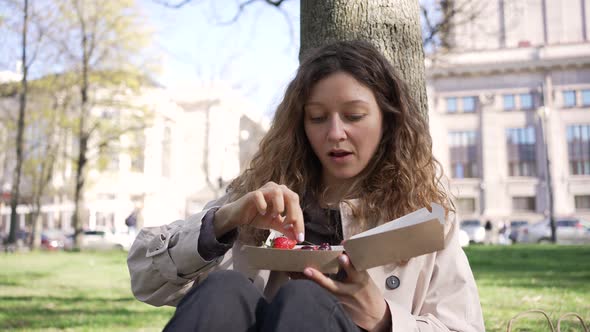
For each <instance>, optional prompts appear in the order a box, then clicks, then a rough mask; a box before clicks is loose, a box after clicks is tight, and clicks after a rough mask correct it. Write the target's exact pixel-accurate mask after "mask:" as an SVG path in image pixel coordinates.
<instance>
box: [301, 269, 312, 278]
mask: <svg viewBox="0 0 590 332" xmlns="http://www.w3.org/2000/svg"><path fill="white" fill-rule="evenodd" d="M303 274H305V276H306V277H310V278H311V276H313V272H311V270H310V269H305V270H303Z"/></svg>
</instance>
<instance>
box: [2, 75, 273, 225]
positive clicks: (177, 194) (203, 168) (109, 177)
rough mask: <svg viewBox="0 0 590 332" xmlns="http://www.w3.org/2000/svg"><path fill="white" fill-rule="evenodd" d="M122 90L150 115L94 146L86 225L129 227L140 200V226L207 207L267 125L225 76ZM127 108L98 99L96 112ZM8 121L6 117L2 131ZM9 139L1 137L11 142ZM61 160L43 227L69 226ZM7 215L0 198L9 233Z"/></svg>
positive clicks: (25, 221) (25, 209)
mask: <svg viewBox="0 0 590 332" xmlns="http://www.w3.org/2000/svg"><path fill="white" fill-rule="evenodd" d="M116 97H117V98H126V99H127V100H128V101H129V102H128V104H133V105H134V107H136V108H143V109H147V110H148V112H149V113H150V114H151V115H152V118H151V119H150V121H149V122H148V123H149V125H148V126H146V127H145V128H141V129H139V130H134V131H129V132H126V133H124V134H123V135H121V136H120V137H118V138H116V139H115V140H114V141H113V142H112V144H110V145H109V146H110V147H109V148H108V149H105V150H104V151H96V152H97V153H99V154H100V155H101V158H98V159H97V160H95V161H93V162H91V163H89V166H88V175H87V181H86V183H87V185H86V190H85V199H84V215H85V217H84V218H83V228H85V229H90V230H92V229H106V230H112V231H115V232H119V231H122V232H125V231H126V230H127V227H126V226H125V219H126V217H127V216H128V215H129V214H131V212H132V211H133V210H134V209H137V208H139V209H141V216H142V217H141V218H140V220H141V221H140V224H141V225H138V226H158V225H163V224H167V223H170V222H172V221H174V220H176V219H182V218H185V217H187V216H188V215H190V214H192V213H195V212H197V211H199V210H201V209H202V207H203V206H204V205H205V203H207V202H208V201H210V200H212V199H214V198H216V197H219V196H220V195H221V194H223V192H224V189H225V186H226V185H227V183H228V182H229V181H230V180H231V179H232V178H234V177H235V176H237V175H238V174H239V172H240V170H241V169H243V168H244V167H245V166H244V165H242V164H243V163H245V162H247V160H248V157H247V156H245V153H246V154H247V152H246V151H245V150H246V149H245V148H243V147H244V146H247V147H251V146H254V145H257V142H253V140H255V139H259V138H260V135H261V133H263V132H265V130H266V128H267V125H265V124H264V121H263V120H262V119H261V118H260V117H258V116H256V115H254V114H253V113H252V111H251V110H253V109H254V108H253V107H252V106H251V105H250V104H249V102H248V101H247V100H246V99H245V98H244V97H242V96H240V95H239V94H237V93H236V92H234V91H232V90H231V89H230V88H229V87H227V86H226V85H224V84H223V83H220V82H217V83H214V84H209V85H201V86H195V85H193V86H191V89H190V90H188V89H187V91H178V90H175V91H174V92H171V90H167V89H164V88H162V87H158V86H150V87H143V88H141V89H140V91H139V92H134V93H130V94H126V93H123V94H118V95H117V96H116ZM8 99H9V100H7V98H4V100H3V101H2V102H3V103H4V105H12V106H14V105H15V104H14V100H12V99H11V98H8ZM127 111H129V110H125V109H109V108H104V109H103V108H98V107H95V108H93V109H92V110H91V113H92V114H93V116H95V117H103V118H113V117H117V116H118V115H117V113H118V112H127ZM5 127H6V128H8V127H7V126H2V125H1V124H0V131H2V130H4V129H6V128H5ZM8 134H10V133H8ZM8 136H10V137H12V136H14V135H8ZM66 136H67V135H66ZM11 141H12V138H10V139H9V140H3V141H2V142H3V143H4V144H3V145H7V146H10V143H11ZM75 145H76V144H75V139H74V138H72V137H71V135H70V136H69V137H65V138H64V139H63V144H61V146H63V147H64V148H63V149H62V150H64V151H70V154H71V155H75V154H74V152H75V151H76V148H75ZM2 152H3V153H0V164H1V165H3V167H2V168H0V174H1V175H3V176H2V178H1V179H2V182H3V183H1V184H0V185H1V186H2V188H3V187H6V190H8V191H9V190H10V189H9V188H10V184H9V183H8V182H10V181H11V179H12V178H11V175H12V169H13V167H14V165H13V163H12V162H3V161H7V160H8V161H10V160H13V158H11V153H12V154H13V153H14V152H12V150H11V149H7V150H2ZM91 153H92V152H91ZM64 154H67V153H65V152H64ZM241 163H242V164H241ZM58 164H59V165H60V166H59V167H57V168H56V171H55V174H54V176H53V179H52V182H51V187H52V191H51V193H49V194H48V195H47V197H44V199H43V202H44V204H43V206H42V208H41V218H42V228H43V229H55V228H57V229H62V230H64V231H65V232H66V233H70V232H72V231H73V229H72V227H71V217H72V212H73V208H74V206H73V202H72V192H73V189H72V188H73V185H72V183H73V177H74V170H73V165H72V164H71V163H68V162H65V159H64V158H61V159H60V162H59V163H58ZM21 188H22V189H21V191H22V192H23V196H24V197H26V195H27V193H28V192H30V190H31V188H30V185H29V184H28V182H27V179H24V181H23V185H22V186H21ZM17 211H18V212H19V216H20V220H19V223H20V224H19V225H20V228H21V229H30V225H31V223H32V221H31V220H30V218H28V216H29V215H30V212H31V206H30V204H29V202H27V201H23V204H21V205H19V208H18V209H17ZM9 218H10V209H9V206H8V202H7V201H6V202H4V205H3V206H2V204H1V203H0V233H4V234H7V233H8V231H9Z"/></svg>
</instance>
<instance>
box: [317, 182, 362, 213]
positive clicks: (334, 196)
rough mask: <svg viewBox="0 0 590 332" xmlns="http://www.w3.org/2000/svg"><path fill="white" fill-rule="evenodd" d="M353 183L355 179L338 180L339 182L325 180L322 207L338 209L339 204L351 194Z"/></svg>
mask: <svg viewBox="0 0 590 332" xmlns="http://www.w3.org/2000/svg"><path fill="white" fill-rule="evenodd" d="M353 182H354V180H353V179H345V180H340V179H337V181H330V180H328V179H324V181H323V184H322V186H323V188H324V191H323V195H322V196H323V197H322V198H323V199H322V202H321V205H322V207H324V208H334V207H338V204H339V203H340V202H341V201H342V200H343V199H344V198H346V196H347V195H348V194H349V189H350V187H351V186H352V184H353Z"/></svg>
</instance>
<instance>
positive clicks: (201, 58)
mask: <svg viewBox="0 0 590 332" xmlns="http://www.w3.org/2000/svg"><path fill="white" fill-rule="evenodd" d="M237 3H238V1H233V0H223V1H214V0H200V1H199V0H193V2H192V3H189V4H187V5H185V6H184V7H182V8H180V9H168V8H166V7H164V6H162V5H159V4H157V3H154V2H152V1H151V0H143V1H142V2H141V4H142V6H144V8H145V10H146V13H147V14H148V16H149V18H150V19H151V24H153V28H154V29H155V38H154V39H155V42H154V47H155V48H156V53H157V54H159V55H160V56H161V57H162V60H163V61H162V68H161V72H160V74H159V75H158V76H157V77H156V78H157V79H158V80H159V82H160V83H161V84H163V85H165V86H167V87H169V88H172V89H173V88H174V87H177V86H185V87H186V85H189V86H191V85H193V84H195V83H198V82H207V81H211V80H216V79H221V80H224V81H230V82H231V84H232V85H233V86H235V87H236V88H237V89H238V91H239V92H240V93H241V94H243V95H245V96H246V97H247V98H249V99H251V100H252V102H253V103H254V105H257V107H258V109H257V110H256V112H260V113H262V114H265V115H266V116H268V117H271V116H272V114H273V112H274V108H275V107H276V105H277V103H278V102H279V101H280V99H281V97H282V94H283V93H284V89H285V86H286V84H287V83H288V81H289V80H290V79H291V78H292V77H293V75H294V73H295V70H296V69H297V65H298V59H297V56H298V52H299V1H296V0H291V1H285V2H284V3H283V4H282V5H281V8H282V9H283V11H285V12H286V15H285V14H284V13H281V12H280V11H279V10H278V9H276V8H275V7H273V6H271V5H268V4H265V3H264V2H259V3H257V2H254V3H253V4H252V5H250V6H248V7H246V9H245V10H244V11H243V12H242V14H241V15H240V17H239V18H238V20H237V21H236V22H235V23H232V24H227V25H222V24H220V23H219V22H224V21H228V20H230V19H231V18H232V17H233V16H234V15H235V13H236V12H237V8H238V7H237ZM289 21H290V22H291V26H289V23H288V22H289Z"/></svg>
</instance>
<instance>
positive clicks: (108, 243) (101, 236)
mask: <svg viewBox="0 0 590 332" xmlns="http://www.w3.org/2000/svg"><path fill="white" fill-rule="evenodd" d="M132 242H133V239H132V238H131V237H130V236H129V235H128V234H123V233H113V232H110V231H104V230H86V231H84V232H83V233H82V235H81V243H80V249H82V250H113V249H115V250H125V251H128V250H129V248H130V247H131V244H132ZM66 249H68V250H72V249H74V235H73V234H72V235H70V236H69V241H68V243H67V245H66Z"/></svg>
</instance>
